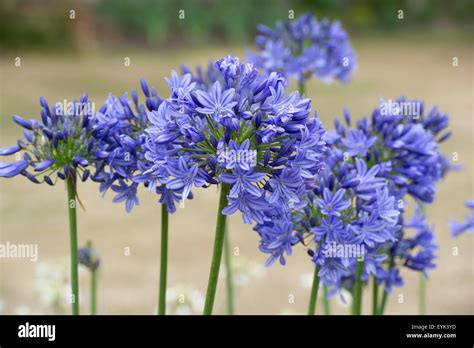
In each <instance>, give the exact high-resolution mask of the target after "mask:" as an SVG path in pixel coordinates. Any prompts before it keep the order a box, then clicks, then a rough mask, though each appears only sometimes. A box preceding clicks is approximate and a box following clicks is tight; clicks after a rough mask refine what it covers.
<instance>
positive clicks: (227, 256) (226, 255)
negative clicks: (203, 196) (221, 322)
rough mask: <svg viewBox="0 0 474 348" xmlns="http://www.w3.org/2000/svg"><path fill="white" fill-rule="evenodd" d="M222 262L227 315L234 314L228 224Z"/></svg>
mask: <svg viewBox="0 0 474 348" xmlns="http://www.w3.org/2000/svg"><path fill="white" fill-rule="evenodd" d="M224 261H225V267H226V286H227V314H228V315H233V314H234V284H233V274H232V259H231V253H230V245H229V227H228V224H226V226H225V238H224Z"/></svg>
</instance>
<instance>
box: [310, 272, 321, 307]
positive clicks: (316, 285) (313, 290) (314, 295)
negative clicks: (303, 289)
mask: <svg viewBox="0 0 474 348" xmlns="http://www.w3.org/2000/svg"><path fill="white" fill-rule="evenodd" d="M318 273H319V266H318V265H316V266H315V267H314V276H313V285H312V286H311V295H310V298H309V306H308V315H315V314H316V302H317V299H318V290H319V275H318Z"/></svg>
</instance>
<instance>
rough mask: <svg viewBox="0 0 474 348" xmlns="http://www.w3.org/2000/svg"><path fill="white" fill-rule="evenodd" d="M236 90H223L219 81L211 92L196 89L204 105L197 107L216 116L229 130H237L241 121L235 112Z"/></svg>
mask: <svg viewBox="0 0 474 348" xmlns="http://www.w3.org/2000/svg"><path fill="white" fill-rule="evenodd" d="M234 95H235V90H234V89H233V88H230V89H227V90H225V91H224V92H222V88H221V85H220V83H219V81H216V82H215V83H214V85H213V86H212V88H211V90H210V91H209V93H207V92H204V91H196V98H197V100H198V101H199V102H200V104H201V105H202V107H197V108H196V111H197V112H199V113H201V114H204V115H210V116H212V117H214V119H215V120H216V121H217V122H219V123H221V124H222V125H223V126H225V127H226V128H228V129H229V130H236V129H237V128H238V127H239V126H240V122H239V120H238V119H237V117H236V116H235V114H234V111H233V107H234V106H235V105H237V102H235V101H233V98H234Z"/></svg>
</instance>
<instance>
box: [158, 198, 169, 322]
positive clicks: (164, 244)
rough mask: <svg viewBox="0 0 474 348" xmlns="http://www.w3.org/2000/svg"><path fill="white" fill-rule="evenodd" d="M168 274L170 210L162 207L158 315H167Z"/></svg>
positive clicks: (164, 206) (164, 205)
mask: <svg viewBox="0 0 474 348" xmlns="http://www.w3.org/2000/svg"><path fill="white" fill-rule="evenodd" d="M167 272H168V209H167V207H166V204H162V205H161V252H160V289H159V296H158V298H159V299H158V314H159V315H165V314H166V278H167Z"/></svg>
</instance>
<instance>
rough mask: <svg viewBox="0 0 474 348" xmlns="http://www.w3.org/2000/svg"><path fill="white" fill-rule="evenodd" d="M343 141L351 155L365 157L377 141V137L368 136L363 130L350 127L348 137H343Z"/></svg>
mask: <svg viewBox="0 0 474 348" xmlns="http://www.w3.org/2000/svg"><path fill="white" fill-rule="evenodd" d="M341 142H342V143H343V144H344V146H346V147H347V149H348V152H347V153H348V155H349V156H351V157H352V156H361V157H364V156H365V155H367V153H368V152H370V148H371V147H372V146H373V145H374V144H375V143H376V142H377V137H374V136H372V137H370V138H368V137H367V135H365V134H364V132H362V131H361V130H354V129H350V130H349V136H348V138H343V139H342V140H341Z"/></svg>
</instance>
